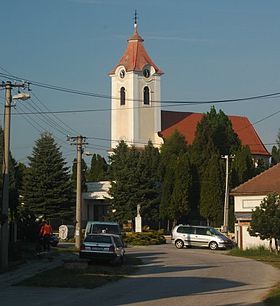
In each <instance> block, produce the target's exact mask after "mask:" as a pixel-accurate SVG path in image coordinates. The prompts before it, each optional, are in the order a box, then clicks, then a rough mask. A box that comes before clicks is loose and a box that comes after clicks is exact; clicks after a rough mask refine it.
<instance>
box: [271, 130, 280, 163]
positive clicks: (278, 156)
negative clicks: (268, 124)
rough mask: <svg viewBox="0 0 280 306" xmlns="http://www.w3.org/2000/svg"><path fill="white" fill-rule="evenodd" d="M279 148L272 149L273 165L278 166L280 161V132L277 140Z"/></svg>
mask: <svg viewBox="0 0 280 306" xmlns="http://www.w3.org/2000/svg"><path fill="white" fill-rule="evenodd" d="M276 143H277V146H273V147H272V151H271V165H272V166H273V165H276V164H277V163H279V161H280V130H279V131H278V134H277V139H276Z"/></svg>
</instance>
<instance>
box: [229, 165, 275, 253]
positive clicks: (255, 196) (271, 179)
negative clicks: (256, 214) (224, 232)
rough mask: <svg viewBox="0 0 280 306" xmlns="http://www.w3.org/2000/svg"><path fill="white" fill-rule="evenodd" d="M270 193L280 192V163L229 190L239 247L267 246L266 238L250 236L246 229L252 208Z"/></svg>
mask: <svg viewBox="0 0 280 306" xmlns="http://www.w3.org/2000/svg"><path fill="white" fill-rule="evenodd" d="M270 193H280V163H279V164H277V165H275V166H273V167H271V168H269V169H268V170H266V171H264V172H262V173H261V174H259V175H258V176H255V177H254V178H252V179H250V180H249V181H247V182H245V183H243V184H241V185H239V186H238V187H236V188H234V189H233V190H232V191H231V195H232V196H233V197H234V214H235V218H236V224H235V237H236V240H237V244H238V247H240V248H241V249H246V248H251V247H258V246H262V245H263V246H266V247H268V245H269V243H268V241H267V240H261V239H259V238H258V237H252V236H250V235H249V233H248V230H247V229H248V227H249V225H250V222H251V220H252V218H251V215H252V210H253V209H254V208H255V207H257V206H259V205H260V203H261V202H262V200H263V199H264V198H265V197H267V195H268V194H270Z"/></svg>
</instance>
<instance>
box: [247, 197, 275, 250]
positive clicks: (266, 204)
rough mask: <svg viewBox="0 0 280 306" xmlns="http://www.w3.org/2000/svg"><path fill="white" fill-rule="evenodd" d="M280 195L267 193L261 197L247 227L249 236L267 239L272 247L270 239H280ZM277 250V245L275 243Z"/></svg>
mask: <svg viewBox="0 0 280 306" xmlns="http://www.w3.org/2000/svg"><path fill="white" fill-rule="evenodd" d="M279 197H280V196H279V195H278V194H269V195H268V196H267V197H266V198H264V199H263V201H262V202H261V204H260V206H257V207H256V208H255V209H254V210H253V212H252V221H251V224H250V227H249V228H248V231H249V234H250V235H251V236H256V237H260V239H262V240H265V239H268V240H269V241H270V249H272V239H274V240H275V242H276V241H277V239H280V198H279ZM276 251H277V245H276Z"/></svg>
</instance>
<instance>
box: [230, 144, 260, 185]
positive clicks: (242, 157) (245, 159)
mask: <svg viewBox="0 0 280 306" xmlns="http://www.w3.org/2000/svg"><path fill="white" fill-rule="evenodd" d="M254 172H255V167H254V163H253V159H252V155H251V152H250V149H249V148H248V147H244V146H241V147H240V149H239V150H238V151H237V152H236V153H235V155H234V158H233V161H232V166H231V176H230V178H231V180H230V181H231V182H230V186H231V188H234V187H236V186H238V185H240V184H242V183H244V182H246V181H248V180H249V179H250V178H252V177H253V176H254Z"/></svg>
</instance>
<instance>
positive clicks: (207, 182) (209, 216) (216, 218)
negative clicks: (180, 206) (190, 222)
mask: <svg viewBox="0 0 280 306" xmlns="http://www.w3.org/2000/svg"><path fill="white" fill-rule="evenodd" d="M224 173H225V172H224V169H223V166H222V164H221V159H220V156H219V155H218V154H216V155H212V157H211V159H210V161H209V163H208V165H207V167H206V169H205V171H204V173H203V175H202V177H201V191H200V206H199V208H200V214H201V216H202V217H204V218H205V219H206V220H207V223H208V224H209V225H212V226H220V225H221V224H223V203H224V202H223V201H224V181H225V180H224Z"/></svg>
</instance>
